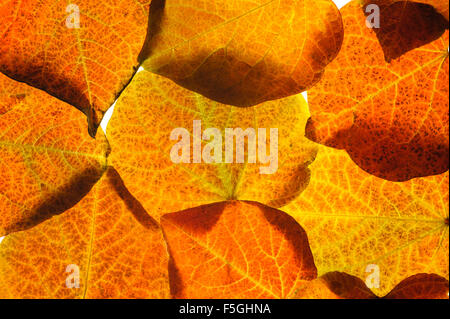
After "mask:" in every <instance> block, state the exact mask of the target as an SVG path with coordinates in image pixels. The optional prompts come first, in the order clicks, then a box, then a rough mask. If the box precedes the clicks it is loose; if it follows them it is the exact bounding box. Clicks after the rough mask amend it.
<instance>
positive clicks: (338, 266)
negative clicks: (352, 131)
mask: <svg viewBox="0 0 450 319" xmlns="http://www.w3.org/2000/svg"><path fill="white" fill-rule="evenodd" d="M311 172H312V173H311V174H312V175H311V181H310V184H309V186H308V187H307V188H306V190H305V191H304V192H303V193H302V194H301V195H300V196H299V197H298V198H297V199H295V200H294V201H293V202H292V203H291V204H289V205H287V206H285V207H283V208H281V209H282V210H283V211H285V212H286V213H288V214H290V215H292V216H293V217H294V218H295V219H296V220H297V221H298V222H299V223H300V225H301V226H302V227H303V228H304V229H305V231H306V232H307V234H308V238H309V242H310V245H311V250H312V252H313V256H314V260H315V263H316V266H317V269H318V271H319V276H321V275H323V274H325V273H327V272H332V271H342V272H346V273H348V274H350V275H353V276H356V277H359V278H361V279H362V280H363V281H365V280H366V278H367V277H368V276H370V275H371V274H373V272H374V271H376V267H378V269H379V273H380V288H374V289H373V291H374V292H375V293H376V294H377V295H378V296H383V295H386V294H387V293H388V292H389V291H391V290H392V289H393V288H394V286H395V285H397V284H398V283H399V282H401V281H402V280H403V279H405V278H407V277H409V276H412V275H415V274H417V273H435V274H437V275H440V276H442V277H444V278H446V279H447V280H448V276H449V271H448V268H449V245H448V243H449V230H448V217H449V206H448V204H449V202H448V190H449V189H448V185H449V179H448V172H447V173H445V174H442V175H437V176H430V177H423V178H417V179H413V180H410V181H407V182H402V183H399V182H390V181H386V180H383V179H381V178H378V177H375V176H373V175H370V174H367V173H366V172H364V171H363V170H361V169H360V168H358V167H357V166H356V165H354V163H353V162H352V160H351V159H350V158H349V156H348V155H347V153H346V152H345V151H339V150H335V149H332V148H326V147H321V148H320V150H319V153H318V155H317V158H316V160H315V161H314V163H313V164H312V165H311ZM369 265H375V266H370V267H368V266H369Z"/></svg>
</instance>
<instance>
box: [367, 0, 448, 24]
mask: <svg viewBox="0 0 450 319" xmlns="http://www.w3.org/2000/svg"><path fill="white" fill-rule="evenodd" d="M365 1H366V4H369V3H373V4H377V5H389V4H393V3H396V2H402V3H403V4H406V3H407V2H408V3H422V4H427V5H430V6H432V7H433V8H434V9H435V10H436V11H437V12H439V13H440V14H441V15H442V16H444V17H445V18H446V19H447V21H448V7H449V2H448V0H406V1H405V0H365Z"/></svg>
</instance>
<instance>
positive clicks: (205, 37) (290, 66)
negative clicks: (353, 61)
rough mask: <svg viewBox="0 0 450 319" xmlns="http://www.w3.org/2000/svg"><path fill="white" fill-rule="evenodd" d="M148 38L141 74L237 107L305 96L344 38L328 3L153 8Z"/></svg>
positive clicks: (159, 4)
mask: <svg viewBox="0 0 450 319" xmlns="http://www.w3.org/2000/svg"><path fill="white" fill-rule="evenodd" d="M149 30H150V32H149V35H148V38H147V40H146V44H145V46H144V49H143V50H142V52H141V56H140V60H141V61H143V63H142V65H143V67H144V68H145V69H147V70H149V71H151V72H155V73H157V74H160V75H163V76H166V77H168V78H170V79H172V80H173V81H175V82H176V83H178V84H179V85H181V86H184V87H186V88H188V89H190V90H193V91H195V92H199V93H201V94H203V95H204V96H206V97H208V98H210V99H213V100H215V101H218V102H221V103H224V104H229V105H236V106H253V105H256V104H260V103H262V102H265V101H268V100H275V99H279V98H283V97H287V96H290V95H294V94H298V93H300V92H302V91H304V90H306V89H308V88H310V87H311V86H312V85H314V84H315V83H316V82H317V81H318V80H319V79H320V76H321V74H322V72H323V69H324V68H325V66H326V65H327V64H328V63H330V61H331V60H333V59H334V57H335V56H336V54H337V53H338V51H339V48H340V46H341V42H342V36H343V32H342V21H341V17H340V14H339V11H338V9H337V8H336V6H335V5H334V3H333V2H332V1H330V0H281V1H274V0H240V1H229V0H216V1H196V0H171V1H164V0H154V1H153V2H152V4H151V8H150V18H149Z"/></svg>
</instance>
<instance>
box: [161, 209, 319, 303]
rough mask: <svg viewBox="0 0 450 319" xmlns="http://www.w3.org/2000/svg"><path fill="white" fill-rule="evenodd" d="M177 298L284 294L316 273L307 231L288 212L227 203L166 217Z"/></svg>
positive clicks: (163, 222) (253, 296)
mask: <svg viewBox="0 0 450 319" xmlns="http://www.w3.org/2000/svg"><path fill="white" fill-rule="evenodd" d="M161 226H162V228H163V232H164V237H165V239H166V241H167V243H168V247H169V253H170V256H171V261H170V268H169V272H170V284H171V291H172V294H173V296H174V297H175V298H237V299H239V298H246V299H252V298H283V297H286V296H289V295H290V294H291V292H292V291H293V290H295V289H296V288H297V287H299V286H301V285H302V284H304V283H305V281H308V280H312V279H314V278H315V277H316V268H315V266H314V261H313V258H312V255H311V251H310V250H309V245H308V239H307V237H306V234H305V232H304V231H303V229H302V228H301V227H300V225H298V224H297V223H296V222H295V220H294V219H292V218H291V217H289V216H288V215H286V214H285V213H283V212H281V211H278V210H276V209H273V208H269V207H267V206H264V205H261V204H259V203H254V202H242V201H228V202H222V203H216V204H212V205H206V206H201V207H197V208H193V209H190V210H187V211H182V212H178V213H172V214H167V215H164V216H163V217H162V219H161Z"/></svg>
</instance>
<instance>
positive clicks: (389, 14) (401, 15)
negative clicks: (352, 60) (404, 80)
mask: <svg viewBox="0 0 450 319" xmlns="http://www.w3.org/2000/svg"><path fill="white" fill-rule="evenodd" d="M366 2H367V3H369V4H368V5H367V6H363V7H362V10H364V12H366V15H367V19H369V20H370V15H369V14H371V12H372V11H371V9H372V8H373V7H370V6H373V4H376V5H378V6H379V8H380V9H379V16H380V21H379V23H380V27H378V28H377V27H376V26H375V27H374V28H373V31H374V32H375V34H376V35H377V38H378V41H379V43H380V45H381V47H382V49H383V52H384V56H385V60H386V61H387V62H391V61H392V60H394V59H396V58H398V57H400V56H402V55H403V54H404V53H406V52H408V51H410V50H413V49H416V48H419V47H421V46H423V45H425V44H428V43H430V42H432V41H435V40H437V39H439V38H440V37H441V36H442V34H443V33H444V31H445V29H448V21H447V20H445V18H444V17H442V16H441V15H440V14H439V13H437V12H436V10H435V9H434V8H433V7H431V6H429V5H427V4H422V3H416V2H411V1H390V0H388V1H385V0H379V1H372V0H367V1H366ZM447 3H448V1H447ZM372 10H373V9H372Z"/></svg>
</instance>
